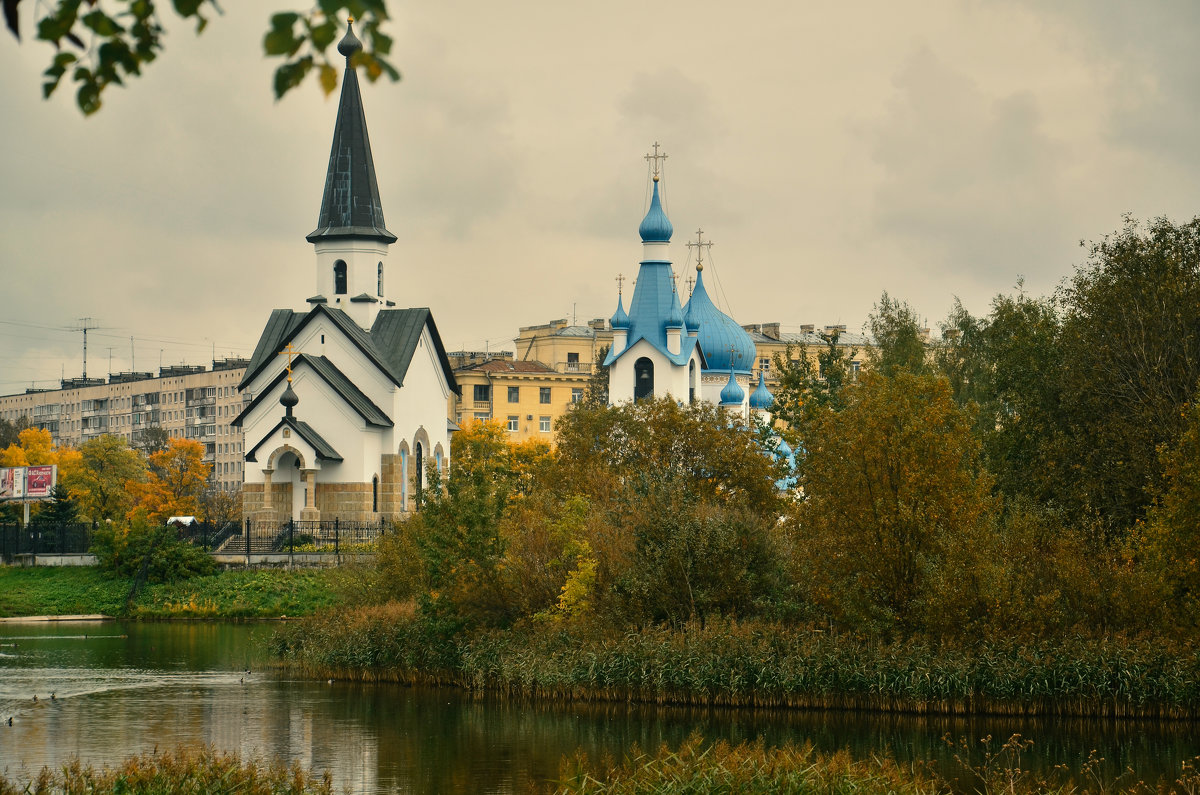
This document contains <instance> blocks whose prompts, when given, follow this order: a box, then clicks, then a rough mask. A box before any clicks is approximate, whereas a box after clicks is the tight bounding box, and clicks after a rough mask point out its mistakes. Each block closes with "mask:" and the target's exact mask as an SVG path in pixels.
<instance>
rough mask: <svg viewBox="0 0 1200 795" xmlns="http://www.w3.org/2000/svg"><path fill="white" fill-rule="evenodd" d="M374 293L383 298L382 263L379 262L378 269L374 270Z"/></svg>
mask: <svg viewBox="0 0 1200 795" xmlns="http://www.w3.org/2000/svg"><path fill="white" fill-rule="evenodd" d="M375 295H377V296H379V297H380V298H383V263H382V262H381V263H379V267H378V269H377V270H376V271H375Z"/></svg>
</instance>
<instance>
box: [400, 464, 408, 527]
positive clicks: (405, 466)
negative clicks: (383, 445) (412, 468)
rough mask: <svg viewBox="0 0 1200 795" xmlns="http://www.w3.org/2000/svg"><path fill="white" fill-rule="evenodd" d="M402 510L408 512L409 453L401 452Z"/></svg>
mask: <svg viewBox="0 0 1200 795" xmlns="http://www.w3.org/2000/svg"><path fill="white" fill-rule="evenodd" d="M400 510H402V511H407V510H408V451H407V450H405V449H403V448H401V450H400Z"/></svg>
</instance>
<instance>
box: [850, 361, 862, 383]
mask: <svg viewBox="0 0 1200 795" xmlns="http://www.w3.org/2000/svg"><path fill="white" fill-rule="evenodd" d="M860 367H862V363H861V362H858V361H853V362H850V380H851V381H857V380H858V371H859V368H860Z"/></svg>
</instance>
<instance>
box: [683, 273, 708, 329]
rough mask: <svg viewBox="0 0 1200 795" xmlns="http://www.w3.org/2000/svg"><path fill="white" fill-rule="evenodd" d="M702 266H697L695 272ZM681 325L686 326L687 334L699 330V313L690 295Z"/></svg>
mask: <svg viewBox="0 0 1200 795" xmlns="http://www.w3.org/2000/svg"><path fill="white" fill-rule="evenodd" d="M702 267H703V266H700V267H697V268H696V272H697V273H699V272H700V270H701V268H702ZM692 295H695V293H692ZM683 325H684V326H685V327H686V328H687V333H688V334H695V333H696V332H697V331H699V330H700V313H699V312H697V311H696V306H695V305H694V304H693V303H692V299H691V296H688V302H687V306H686V307H684V313H683Z"/></svg>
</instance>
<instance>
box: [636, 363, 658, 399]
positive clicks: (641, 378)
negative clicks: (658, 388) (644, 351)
mask: <svg viewBox="0 0 1200 795" xmlns="http://www.w3.org/2000/svg"><path fill="white" fill-rule="evenodd" d="M653 394H654V362H652V361H650V360H649V359H647V358H646V357H645V356H643V357H642V358H640V359H638V360H637V361H636V362H634V363H633V399H634V400H641V399H642V398H644V397H650V396H651V395H653Z"/></svg>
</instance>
